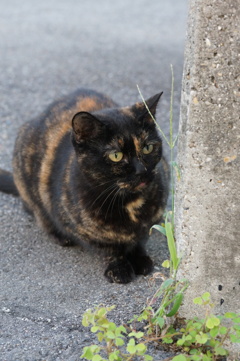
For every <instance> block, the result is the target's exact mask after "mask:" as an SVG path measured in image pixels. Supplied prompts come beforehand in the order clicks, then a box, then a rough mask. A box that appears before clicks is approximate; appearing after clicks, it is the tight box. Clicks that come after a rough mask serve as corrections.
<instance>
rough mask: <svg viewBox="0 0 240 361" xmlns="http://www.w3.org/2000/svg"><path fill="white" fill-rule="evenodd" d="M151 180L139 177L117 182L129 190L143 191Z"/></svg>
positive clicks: (120, 186) (122, 187)
mask: <svg viewBox="0 0 240 361" xmlns="http://www.w3.org/2000/svg"><path fill="white" fill-rule="evenodd" d="M150 182H151V180H145V179H144V180H143V179H140V180H138V181H134V182H118V186H119V188H121V189H125V190H129V191H131V192H139V191H143V190H144V189H145V188H146V187H147V186H148V185H149V183H150Z"/></svg>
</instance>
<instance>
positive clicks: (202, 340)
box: [196, 332, 208, 344]
mask: <svg viewBox="0 0 240 361" xmlns="http://www.w3.org/2000/svg"><path fill="white" fill-rule="evenodd" d="M196 341H197V343H200V344H205V343H206V342H207V341H208V335H207V334H206V333H203V332H200V333H199V335H196Z"/></svg>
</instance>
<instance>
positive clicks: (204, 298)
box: [202, 292, 210, 301]
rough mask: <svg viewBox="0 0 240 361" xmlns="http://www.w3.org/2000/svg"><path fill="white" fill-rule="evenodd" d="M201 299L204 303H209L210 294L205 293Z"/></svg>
mask: <svg viewBox="0 0 240 361" xmlns="http://www.w3.org/2000/svg"><path fill="white" fill-rule="evenodd" d="M202 299H203V300H204V301H209V300H210V293H209V292H205V293H204V294H203V295H202Z"/></svg>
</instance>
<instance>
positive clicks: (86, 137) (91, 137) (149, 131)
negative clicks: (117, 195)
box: [72, 93, 162, 192]
mask: <svg viewBox="0 0 240 361" xmlns="http://www.w3.org/2000/svg"><path fill="white" fill-rule="evenodd" d="M161 95H162V93H159V94H156V95H155V96H153V97H151V98H150V99H148V100H147V101H146V105H147V107H148V109H149V111H150V112H151V114H152V116H153V117H154V116H155V112H156V107H157V103H158V101H159V99H160V97H161ZM149 111H148V110H147V108H146V106H145V104H144V103H136V104H134V105H133V106H130V107H125V108H116V109H115V108H109V109H104V110H101V111H96V112H93V113H91V114H90V113H88V112H79V113H77V114H76V115H75V116H74V117H73V120H72V127H73V132H72V134H73V137H72V138H73V145H74V148H75V151H76V155H77V160H78V162H79V165H80V167H81V172H83V173H84V174H85V176H86V177H87V178H88V179H89V182H94V183H95V184H96V183H97V182H99V184H104V183H105V184H107V183H110V184H111V183H113V184H117V186H118V187H119V188H120V189H124V190H125V191H127V190H129V191H131V192H136V191H141V190H142V189H144V188H145V187H146V186H147V185H148V184H149V183H150V182H151V181H152V180H153V179H154V174H155V168H156V165H157V163H158V162H159V161H160V159H161V156H162V142H161V138H160V136H159V134H158V132H157V129H156V125H155V122H154V120H153V118H152V116H151V115H150V114H149Z"/></svg>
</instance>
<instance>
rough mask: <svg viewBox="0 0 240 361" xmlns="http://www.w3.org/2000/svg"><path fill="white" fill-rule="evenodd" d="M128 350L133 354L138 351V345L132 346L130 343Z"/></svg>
mask: <svg viewBox="0 0 240 361" xmlns="http://www.w3.org/2000/svg"><path fill="white" fill-rule="evenodd" d="M127 351H128V352H129V353H130V354H131V355H132V354H134V353H136V346H131V345H128V346H127Z"/></svg>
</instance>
